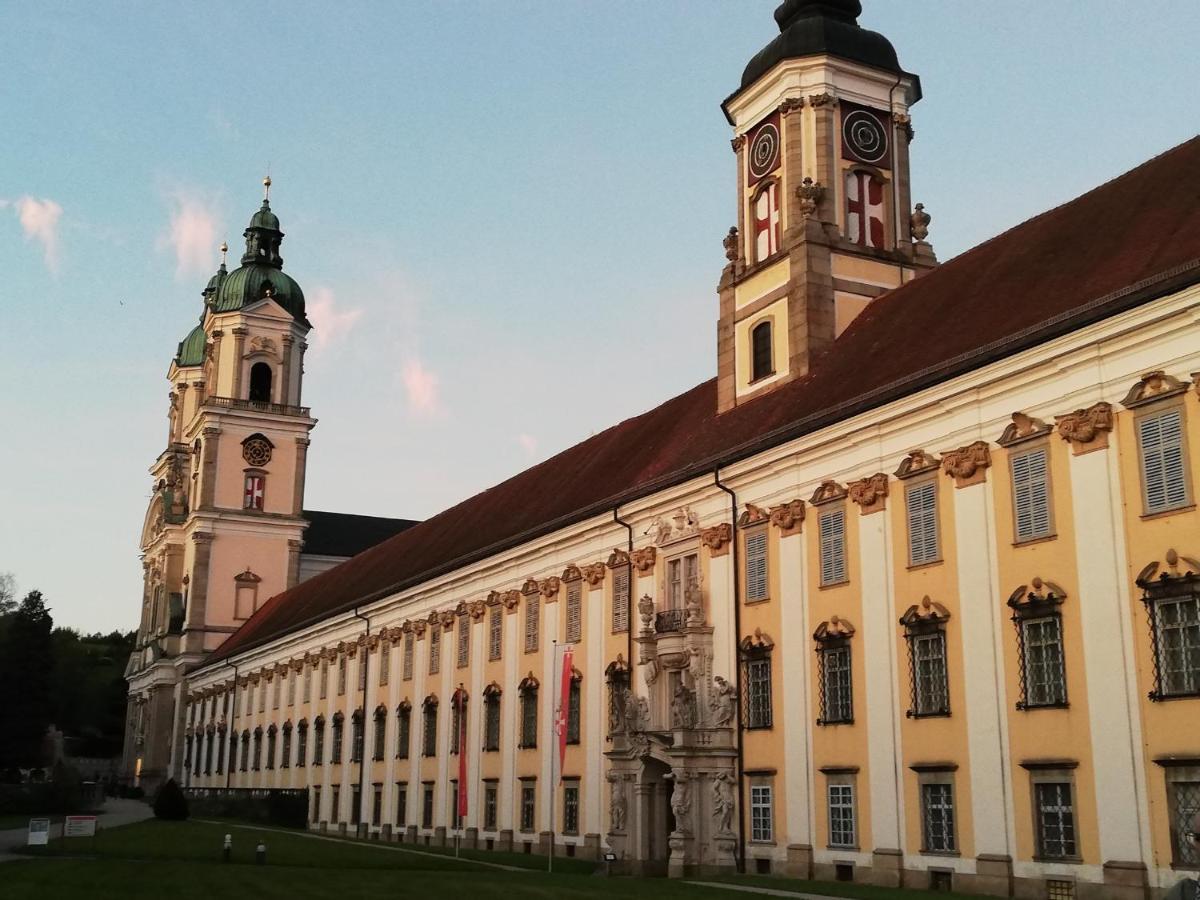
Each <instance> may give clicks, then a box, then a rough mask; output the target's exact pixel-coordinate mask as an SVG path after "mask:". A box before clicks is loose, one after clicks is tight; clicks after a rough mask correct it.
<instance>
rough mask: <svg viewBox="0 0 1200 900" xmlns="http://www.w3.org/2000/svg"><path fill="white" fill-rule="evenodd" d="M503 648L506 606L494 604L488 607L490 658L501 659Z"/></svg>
mask: <svg viewBox="0 0 1200 900" xmlns="http://www.w3.org/2000/svg"><path fill="white" fill-rule="evenodd" d="M503 648H504V607H502V606H493V607H490V608H489V609H488V659H491V660H496V659H499V658H500V652H501V650H502V649H503Z"/></svg>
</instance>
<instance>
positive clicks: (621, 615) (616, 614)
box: [612, 566, 629, 634]
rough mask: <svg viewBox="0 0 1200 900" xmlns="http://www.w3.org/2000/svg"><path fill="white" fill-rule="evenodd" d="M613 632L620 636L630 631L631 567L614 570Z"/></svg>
mask: <svg viewBox="0 0 1200 900" xmlns="http://www.w3.org/2000/svg"><path fill="white" fill-rule="evenodd" d="M612 603H613V609H612V630H613V634H619V633H620V632H623V631H628V630H629V566H618V567H617V568H615V569H613V599H612Z"/></svg>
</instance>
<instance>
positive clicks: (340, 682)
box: [337, 656, 346, 697]
mask: <svg viewBox="0 0 1200 900" xmlns="http://www.w3.org/2000/svg"><path fill="white" fill-rule="evenodd" d="M337 692H338V696H339V697H341V696H344V695H345V693H346V657H345V656H339V657H338V670H337Z"/></svg>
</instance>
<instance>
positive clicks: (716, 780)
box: [712, 772, 733, 834]
mask: <svg viewBox="0 0 1200 900" xmlns="http://www.w3.org/2000/svg"><path fill="white" fill-rule="evenodd" d="M712 808H713V820H714V821H715V822H716V825H717V834H732V833H733V827H732V826H733V776H732V775H731V774H729V773H728V772H718V773H717V774H716V775H714V776H713V791H712Z"/></svg>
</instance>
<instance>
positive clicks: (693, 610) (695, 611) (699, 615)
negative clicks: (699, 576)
mask: <svg viewBox="0 0 1200 900" xmlns="http://www.w3.org/2000/svg"><path fill="white" fill-rule="evenodd" d="M684 605H685V607H686V608H687V624H688V625H689V626H698V625H703V624H704V601H703V599H702V595H701V593H700V583H699V581H697V580H696V579H695V578H692V579H691V580H690V581H689V582H688V586H687V589H686V590H685V591H684Z"/></svg>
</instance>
